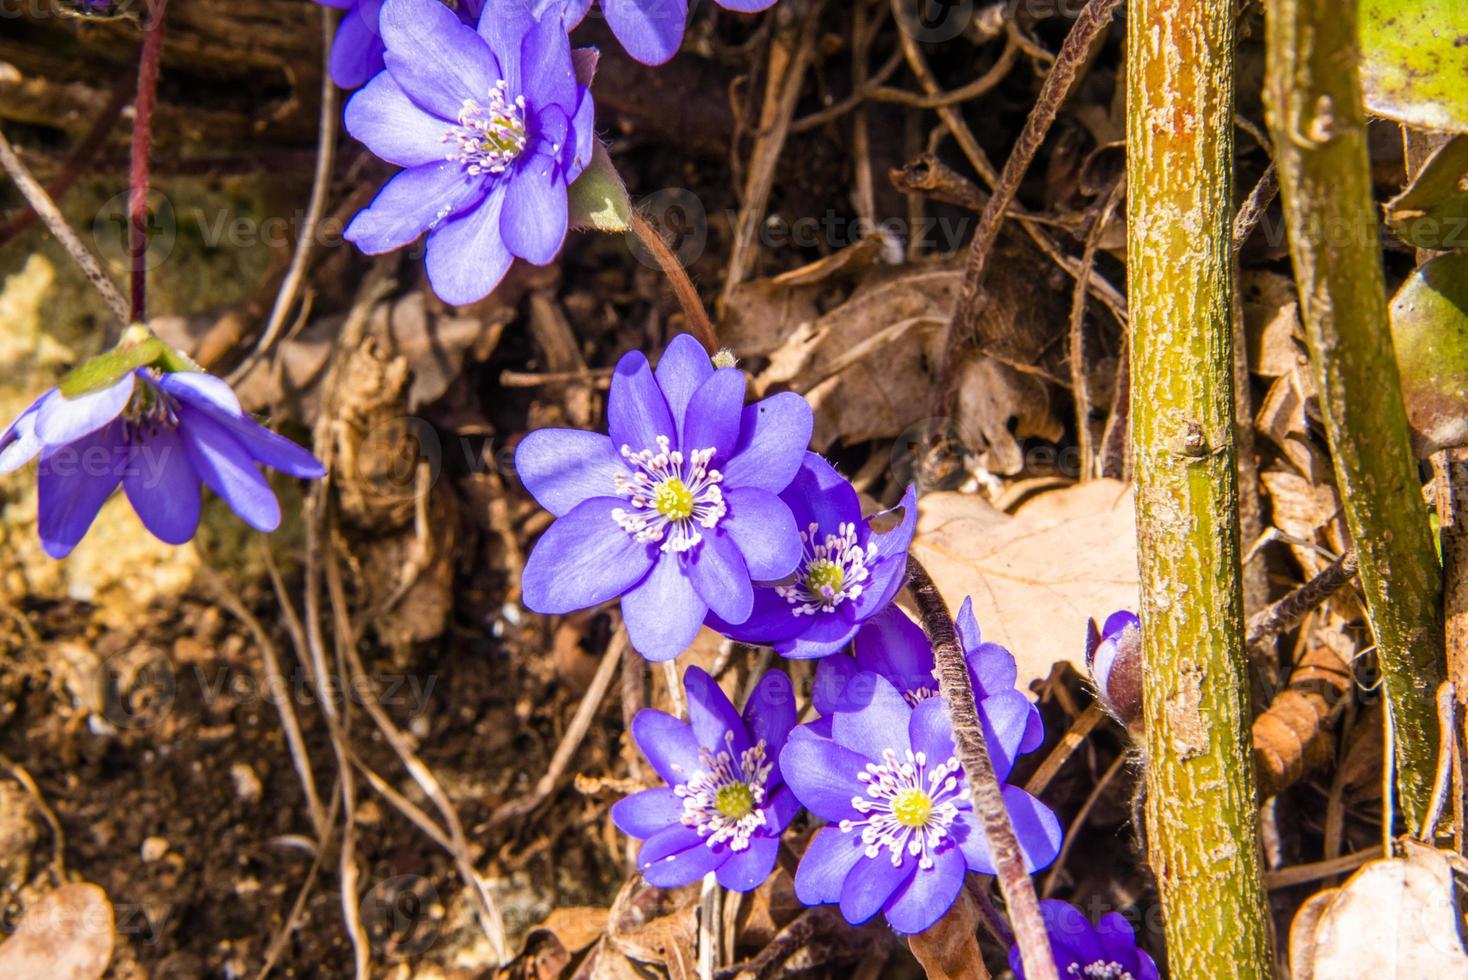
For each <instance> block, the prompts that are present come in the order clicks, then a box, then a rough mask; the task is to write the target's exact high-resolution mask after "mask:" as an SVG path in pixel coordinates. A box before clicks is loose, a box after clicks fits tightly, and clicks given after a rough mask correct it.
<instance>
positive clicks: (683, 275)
mask: <svg viewBox="0 0 1468 980" xmlns="http://www.w3.org/2000/svg"><path fill="white" fill-rule="evenodd" d="M631 215H632V233H633V234H635V235H636V236H637V238H638V240H639V241H641V242H642V244H643V245H645V246H646V247H647V250H648V251H649V252H651V253H652V257H653V258H655V259H657V261H658V265H660V266H662V269H663V274H664V275H666V276H667V277H668V283H669V284H670V285H671V286H672V287H673V295H675V296H677V297H678V305H679V306H681V307H683V316H684V318H685V319H686V320H687V321H688V329H689V332H691V333H692V334H693V335H694V336H695V337H697V338H698V342H699V343H701V344H703V346H704V348H705V349H706V350H707V351H708V352H709V356H710V357H712V356H713V355H714V354H717V353H718V352H719V338H718V336H717V335H715V334H714V325H713V323H712V322H710V321H709V315H708V311H707V310H705V309H704V307H703V300H701V299H699V296H698V290H697V289H695V288H694V287H693V280H691V279H689V278H688V271H687V270H686V269H684V268H683V263H682V262H679V261H678V256H676V255H674V254H673V250H672V249H671V248H669V247H668V243H667V242H665V241H663V236H662V235H660V234H658V230H657V229H656V228H654V227H653V226H652V224H651V222H649V221H648V220H647V219H646V218H644V217H643V216H642V215H641V214H639V213H638V211H637V209H636V208H633V209H632V210H631Z"/></svg>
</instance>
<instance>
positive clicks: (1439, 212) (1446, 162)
mask: <svg viewBox="0 0 1468 980" xmlns="http://www.w3.org/2000/svg"><path fill="white" fill-rule="evenodd" d="M1465 84H1468V82H1465ZM1386 220H1387V224H1389V225H1391V227H1392V231H1395V232H1396V233H1397V234H1398V235H1400V236H1401V237H1402V239H1403V240H1404V241H1406V242H1409V243H1411V244H1412V245H1415V246H1417V247H1418V248H1429V249H1436V250H1437V251H1442V252H1446V251H1448V250H1450V249H1456V248H1463V247H1465V246H1468V136H1457V137H1454V138H1453V139H1452V140H1450V141H1449V142H1448V143H1446V144H1445V145H1444V146H1443V147H1442V148H1441V149H1439V150H1438V151H1437V152H1436V153H1434V154H1433V155H1432V157H1431V159H1429V160H1428V161H1427V163H1426V164H1425V165H1424V166H1423V168H1422V172H1421V173H1419V174H1418V175H1417V179H1416V180H1414V181H1412V184H1411V186H1410V187H1408V188H1407V189H1406V190H1404V191H1403V192H1402V193H1401V194H1398V195H1397V196H1396V197H1395V198H1393V199H1392V200H1391V201H1390V202H1389V203H1388V204H1387V206H1386Z"/></svg>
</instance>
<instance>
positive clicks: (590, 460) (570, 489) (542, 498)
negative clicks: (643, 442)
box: [515, 429, 627, 517]
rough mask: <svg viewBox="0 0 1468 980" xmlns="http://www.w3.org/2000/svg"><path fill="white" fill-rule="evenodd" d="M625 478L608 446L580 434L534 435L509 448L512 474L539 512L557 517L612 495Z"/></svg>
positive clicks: (605, 441)
mask: <svg viewBox="0 0 1468 980" xmlns="http://www.w3.org/2000/svg"><path fill="white" fill-rule="evenodd" d="M625 473H627V466H626V464H625V463H623V461H622V457H621V456H619V455H618V454H617V451H616V449H614V448H613V447H612V440H610V439H608V438H607V437H606V436H604V435H602V434H601V433H599V432H583V431H582V430H580V429H537V430H536V431H534V432H532V433H530V434H529V435H527V436H526V437H525V438H524V439H522V440H520V445H519V446H517V447H516V448H515V474H516V475H517V476H518V477H520V482H521V483H522V484H524V485H525V489H526V490H528V491H530V494H531V496H533V497H534V498H535V499H536V501H537V502H538V503H539V504H540V506H542V507H544V508H545V509H546V510H548V511H550V512H551V513H552V514H554V515H556V516H557V517H560V516H562V515H563V514H566V513H569V512H570V510H571V509H572V508H573V507H575V506H576V505H577V504H579V503H581V502H582V501H583V500H589V499H590V498H592V497H605V496H609V495H610V494H612V493H615V492H616V478H617V476H618V475H619V474H625Z"/></svg>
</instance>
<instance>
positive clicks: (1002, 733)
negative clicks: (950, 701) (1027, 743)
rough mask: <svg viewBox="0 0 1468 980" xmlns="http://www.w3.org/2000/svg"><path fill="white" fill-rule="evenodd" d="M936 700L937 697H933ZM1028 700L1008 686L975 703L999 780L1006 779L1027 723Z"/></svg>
mask: <svg viewBox="0 0 1468 980" xmlns="http://www.w3.org/2000/svg"><path fill="white" fill-rule="evenodd" d="M934 700H938V699H936V698H935V699H934ZM1030 708H1031V705H1030V699H1029V698H1027V697H1025V696H1024V695H1023V694H1021V693H1019V692H1018V691H1016V690H1014V689H1013V688H1010V689H1009V690H1007V691H1000V692H999V693H998V694H991V695H989V696H988V697H987V698H984V699H983V700H982V701H980V702H979V721H980V722H981V723H982V724H983V728H984V742H985V744H987V745H988V748H989V759H990V760H991V761H992V762H993V763H994V775H995V776H997V777H998V778H999V780H1000V781H1001V782H1002V781H1004V780H1006V779H1008V778H1009V773H1010V770H1012V769H1013V768H1014V760H1015V758H1016V757H1017V756H1018V755H1019V747H1020V744H1021V743H1022V742H1023V741H1024V738H1025V731H1026V730H1027V729H1028V727H1029V722H1030Z"/></svg>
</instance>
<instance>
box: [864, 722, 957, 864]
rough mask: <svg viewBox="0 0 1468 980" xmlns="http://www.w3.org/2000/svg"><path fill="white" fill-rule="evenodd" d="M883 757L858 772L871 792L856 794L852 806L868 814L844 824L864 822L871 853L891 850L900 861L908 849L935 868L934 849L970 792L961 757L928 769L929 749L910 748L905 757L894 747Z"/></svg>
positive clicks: (868, 848)
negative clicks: (862, 794)
mask: <svg viewBox="0 0 1468 980" xmlns="http://www.w3.org/2000/svg"><path fill="white" fill-rule="evenodd" d="M882 760H883V764H882V765H877V764H876V763H874V762H868V763H867V765H866V769H865V771H863V772H860V773H857V776H856V778H857V779H858V780H860V781H861V782H863V783H865V784H866V787H867V793H866V796H865V797H862V796H853V797H852V798H851V806H852V808H853V809H855V810H856V811H857V812H858V813H862V814H866V815H867V816H866V819H864V820H849V819H848V820H843V821H841V830H842V831H843V832H850V831H853V830H857V829H858V828H859V829H860V830H861V839H862V843H864V844H866V856H867V857H869V858H874V857H876V856H877V855H879V854H881V853H882V851H884V850H885V851H888V852H889V853H890V855H891V859H892V864H893V866H894V867H895V866H896V865H899V864H901V863H902V858H903V854H904V853H906V854H910V855H912V856H913V857H916V858H917V859H918V866H919V867H921V868H931V867H932V866H933V854H934V852H935V851H936V850H937V848H938V846H939V845H940V844H942V843H943V841H944V839H945V838H947V837H948V829H949V827H951V826H952V825H953V821H954V820H955V819H956V818H957V817H958V804H959V802H960V801H962V800H964V799H966V798H967V791H966V789H965V788H964V786H963V781H962V780H961V779H960V778H959V777H958V773H959V771H960V766H959V763H958V760H957V759H956V758H953V757H949V759H948V760H947V761H946V762H942V763H939V764H938V765H936V766H934V767H933V768H932V769H931V770H929V769H928V757H927V754H926V753H923V752H918V753H913V751H912V750H911V749H909V750H907V758H906V760H905V761H903V760H899V759H898V758H897V753H896V752H894V751H892V750H891V749H887V750H886V751H884V752H883V753H882Z"/></svg>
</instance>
